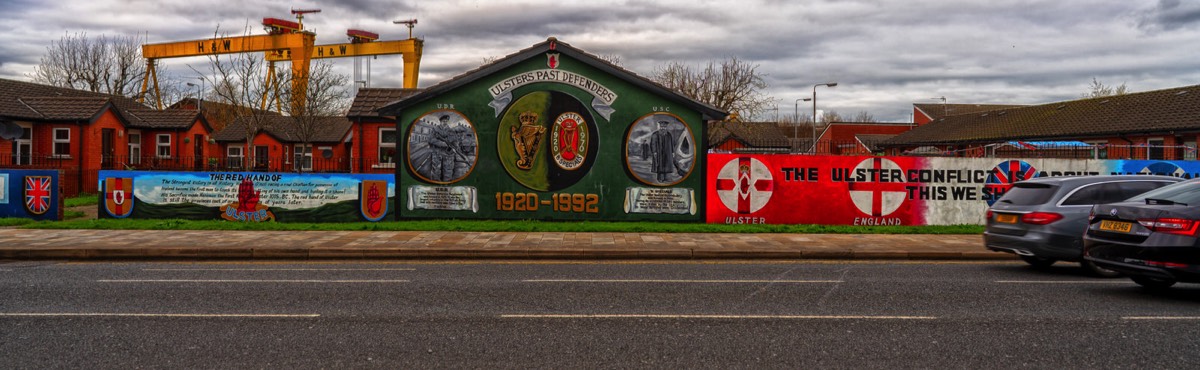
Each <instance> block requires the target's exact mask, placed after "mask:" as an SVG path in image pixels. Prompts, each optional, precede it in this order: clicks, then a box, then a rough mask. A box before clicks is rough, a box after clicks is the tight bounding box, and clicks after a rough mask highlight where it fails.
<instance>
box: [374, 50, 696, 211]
mask: <svg viewBox="0 0 1200 370" xmlns="http://www.w3.org/2000/svg"><path fill="white" fill-rule="evenodd" d="M551 65H553V67H551ZM629 78H631V77H621V76H615V75H612V74H609V73H607V72H605V71H602V70H600V69H597V68H593V67H591V66H589V65H587V64H584V63H582V62H581V61H578V60H574V59H572V58H570V57H567V56H565V55H563V56H556V58H554V61H553V62H551V58H550V57H549V56H547V57H545V58H530V59H528V60H525V61H522V62H520V63H516V64H514V65H512V66H510V67H508V68H506V69H503V70H500V71H497V72H495V73H492V74H490V75H488V76H484V77H481V78H479V79H477V80H475V81H473V82H471V83H468V84H464V85H462V86H459V87H457V88H454V89H451V90H448V91H445V92H443V93H441V94H439V95H437V96H434V97H432V98H431V99H428V100H425V101H422V102H420V103H416V104H413V105H411V106H407V107H405V108H403V110H401V111H400V113H399V115H398V116H397V125H398V130H399V131H398V132H401V133H403V135H404V136H402V138H401V140H400V142H399V145H401V146H403V148H400V150H399V153H400V156H401V157H402V158H401V159H400V161H402V162H403V163H404V165H400V166H397V181H398V184H397V197H398V199H399V200H400V207H399V210H398V212H399V213H398V214H399V215H400V218H402V219H411V218H472V219H537V220H614V221H620V220H661V221H694V222H702V221H703V220H704V212H703V209H704V204H703V203H704V200H705V195H704V186H703V185H704V174H703V173H702V172H703V169H704V165H703V163H702V162H703V160H704V155H703V153H702V152H701V151H702V148H703V145H701V144H700V143H701V142H702V141H701V140H703V137H702V135H703V121H702V116H701V113H700V112H698V111H695V110H694V109H692V108H690V107H689V106H687V105H683V104H680V103H677V102H676V101H677V100H673V99H671V98H670V97H664V96H659V95H657V94H655V93H653V92H651V91H647V90H643V89H641V88H638V87H637V86H636V85H635V84H633V83H630V81H629ZM633 78H636V77H633Z"/></svg>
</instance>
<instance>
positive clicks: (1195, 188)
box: [1125, 180, 1200, 203]
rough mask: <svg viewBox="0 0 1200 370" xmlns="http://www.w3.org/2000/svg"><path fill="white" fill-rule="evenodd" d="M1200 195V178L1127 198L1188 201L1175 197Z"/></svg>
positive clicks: (1140, 200) (1132, 199)
mask: <svg viewBox="0 0 1200 370" xmlns="http://www.w3.org/2000/svg"><path fill="white" fill-rule="evenodd" d="M1189 194H1191V195H1189ZM1179 196H1182V197H1200V180H1188V181H1184V182H1177V183H1174V184H1171V185H1167V186H1164V187H1161V188H1158V189H1154V190H1151V191H1148V192H1145V193H1141V194H1138V195H1135V196H1133V197H1130V198H1129V199H1126V200H1125V201H1127V202H1143V201H1145V200H1146V198H1153V199H1168V200H1171V201H1175V202H1183V203H1188V202H1186V201H1183V200H1176V199H1175V197H1179Z"/></svg>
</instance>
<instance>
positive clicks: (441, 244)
mask: <svg viewBox="0 0 1200 370" xmlns="http://www.w3.org/2000/svg"><path fill="white" fill-rule="evenodd" d="M123 258H164V259H166V258H175V259H192V258H235V259H254V258H278V259H310V258H311V259H320V258H511V259H521V258H554V259H620V258H627V259H634V258H670V259H715V258H730V259H966V260H994V259H1013V258H1014V257H1013V256H1012V255H1008V254H1003V253H996V252H990V251H987V250H985V249H984V248H983V244H982V239H981V237H980V236H979V235H908V234H906V235H852V234H707V233H704V234H700V233H571V232H566V233H564V232H546V233H543V232H522V233H514V232H446V231H195V230H172V231H157V230H30V229H0V259H123Z"/></svg>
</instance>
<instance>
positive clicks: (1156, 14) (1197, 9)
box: [1138, 0, 1200, 31]
mask: <svg viewBox="0 0 1200 370" xmlns="http://www.w3.org/2000/svg"><path fill="white" fill-rule="evenodd" d="M1198 24H1200V3H1197V2H1188V3H1184V2H1182V1H1180V0H1159V1H1158V5H1157V6H1155V7H1154V8H1153V9H1149V10H1146V11H1145V12H1143V13H1142V15H1141V16H1140V17H1139V19H1138V27H1139V28H1141V29H1143V30H1148V31H1155V30H1167V31H1171V30H1176V29H1180V28H1185V27H1195V26H1196V25H1198Z"/></svg>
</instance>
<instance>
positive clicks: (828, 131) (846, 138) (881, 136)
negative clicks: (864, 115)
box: [815, 122, 913, 155]
mask: <svg viewBox="0 0 1200 370" xmlns="http://www.w3.org/2000/svg"><path fill="white" fill-rule="evenodd" d="M912 128H913V125H912V124H910V123H881V122H834V123H831V124H829V125H827V126H825V129H824V130H822V131H821V133H820V135H818V136H817V146H816V151H815V152H816V153H819V154H832V155H871V154H875V153H878V152H881V151H882V149H881V148H879V147H877V146H876V144H878V143H879V142H882V141H884V140H887V139H890V138H892V137H893V136H896V135H899V134H901V133H904V132H906V131H908V130H911V129H912Z"/></svg>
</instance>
